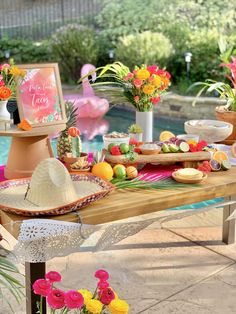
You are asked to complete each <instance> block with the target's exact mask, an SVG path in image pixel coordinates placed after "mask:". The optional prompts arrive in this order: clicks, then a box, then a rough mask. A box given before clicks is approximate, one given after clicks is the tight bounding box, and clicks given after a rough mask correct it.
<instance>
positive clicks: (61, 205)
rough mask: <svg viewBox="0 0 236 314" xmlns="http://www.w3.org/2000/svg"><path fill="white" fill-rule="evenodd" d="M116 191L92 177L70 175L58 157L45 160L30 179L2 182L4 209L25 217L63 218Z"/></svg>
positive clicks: (0, 192)
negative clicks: (50, 216) (54, 216)
mask: <svg viewBox="0 0 236 314" xmlns="http://www.w3.org/2000/svg"><path fill="white" fill-rule="evenodd" d="M112 189H113V185H112V184H110V183H109V182H107V181H104V180H103V179H101V178H98V177H96V176H94V175H92V174H70V173H69V172H68V170H67V169H66V168H65V166H64V165H63V164H62V163H61V162H60V161H59V160H57V159H55V158H48V159H45V160H43V161H42V162H41V163H40V164H39V165H38V166H37V167H36V169H35V170H34V172H33V175H32V177H31V179H30V178H25V179H16V180H8V181H4V182H2V183H0V209H2V210H4V211H8V212H11V213H15V214H20V215H24V216H40V215H59V214H65V213H68V212H70V211H73V210H77V209H80V208H82V207H84V206H86V205H88V204H89V203H91V202H94V201H96V200H98V199H100V198H102V197H104V196H105V195H106V194H108V193H109V192H110V191H111V190H112Z"/></svg>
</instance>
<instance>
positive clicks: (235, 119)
mask: <svg viewBox="0 0 236 314" xmlns="http://www.w3.org/2000/svg"><path fill="white" fill-rule="evenodd" d="M224 108H225V107H224V106H220V107H216V109H215V114H216V118H217V119H218V120H220V121H224V122H228V123H231V124H232V125H233V132H232V134H231V135H230V136H229V137H227V139H226V141H229V140H230V141H236V112H235V111H227V110H225V109H224Z"/></svg>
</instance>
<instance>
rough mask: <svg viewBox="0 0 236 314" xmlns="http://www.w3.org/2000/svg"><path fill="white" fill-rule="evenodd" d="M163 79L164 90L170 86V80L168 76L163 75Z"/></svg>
mask: <svg viewBox="0 0 236 314" xmlns="http://www.w3.org/2000/svg"><path fill="white" fill-rule="evenodd" d="M161 80H162V86H161V89H162V90H164V89H166V88H167V87H168V86H169V84H170V80H169V79H168V78H167V77H166V76H161Z"/></svg>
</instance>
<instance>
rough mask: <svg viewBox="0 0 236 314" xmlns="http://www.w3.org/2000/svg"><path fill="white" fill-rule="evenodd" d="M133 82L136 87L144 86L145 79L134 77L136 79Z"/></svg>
mask: <svg viewBox="0 0 236 314" xmlns="http://www.w3.org/2000/svg"><path fill="white" fill-rule="evenodd" d="M133 84H134V86H135V87H136V88H140V87H141V86H142V84H143V81H142V80H140V79H134V80H133Z"/></svg>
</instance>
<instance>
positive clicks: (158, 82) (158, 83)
mask: <svg viewBox="0 0 236 314" xmlns="http://www.w3.org/2000/svg"><path fill="white" fill-rule="evenodd" d="M161 82H162V80H161V77H160V76H159V75H157V76H155V77H154V78H153V80H152V84H153V85H154V86H157V87H160V86H161Z"/></svg>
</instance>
